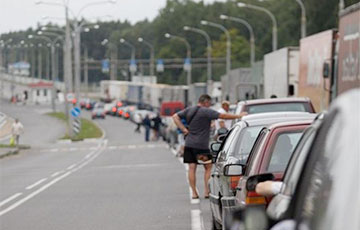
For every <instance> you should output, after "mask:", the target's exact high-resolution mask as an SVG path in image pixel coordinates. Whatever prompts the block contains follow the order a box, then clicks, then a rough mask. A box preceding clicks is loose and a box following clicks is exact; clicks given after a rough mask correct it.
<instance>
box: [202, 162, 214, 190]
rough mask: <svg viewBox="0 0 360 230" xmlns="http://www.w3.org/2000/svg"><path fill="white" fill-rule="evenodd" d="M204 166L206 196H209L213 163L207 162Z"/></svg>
mask: <svg viewBox="0 0 360 230" xmlns="http://www.w3.org/2000/svg"><path fill="white" fill-rule="evenodd" d="M204 168H205V173H204V185H205V190H204V196H205V197H207V196H209V193H210V191H209V186H208V181H209V179H210V175H211V168H212V164H205V165H204Z"/></svg>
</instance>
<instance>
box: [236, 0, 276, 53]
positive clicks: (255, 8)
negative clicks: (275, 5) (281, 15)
mask: <svg viewBox="0 0 360 230" xmlns="http://www.w3.org/2000/svg"><path fill="white" fill-rule="evenodd" d="M237 5H238V6H239V7H247V8H250V9H254V10H258V11H262V12H265V13H266V14H267V15H269V17H270V18H271V21H272V23H273V28H272V36H273V37H272V47H273V51H275V50H277V43H278V41H277V21H276V18H275V16H274V14H272V13H271V12H270V11H269V10H268V9H266V8H264V7H260V6H255V5H251V4H246V3H243V2H239V3H238V4H237Z"/></svg>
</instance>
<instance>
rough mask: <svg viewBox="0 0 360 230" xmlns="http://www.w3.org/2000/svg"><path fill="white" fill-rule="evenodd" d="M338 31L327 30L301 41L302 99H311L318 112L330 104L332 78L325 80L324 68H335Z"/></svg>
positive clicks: (300, 88) (300, 87)
mask: <svg viewBox="0 0 360 230" xmlns="http://www.w3.org/2000/svg"><path fill="white" fill-rule="evenodd" d="M336 34H337V31H336V30H326V31H323V32H320V33H317V34H314V35H311V36H309V37H306V38H303V39H301V40H300V75H299V93H298V96H300V97H309V98H310V99H311V101H312V103H313V105H314V107H315V110H316V111H317V112H321V111H323V110H326V109H327V108H328V106H329V102H330V78H324V77H323V76H324V69H325V68H324V66H327V68H328V69H329V70H331V69H332V68H333V65H334V63H333V56H334V47H335V43H336Z"/></svg>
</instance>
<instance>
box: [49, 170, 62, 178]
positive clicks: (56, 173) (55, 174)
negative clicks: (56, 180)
mask: <svg viewBox="0 0 360 230" xmlns="http://www.w3.org/2000/svg"><path fill="white" fill-rule="evenodd" d="M63 172H64V171H59V172H55V173H53V174H52V175H51V177H56V176H57V175H59V174H61V173H63Z"/></svg>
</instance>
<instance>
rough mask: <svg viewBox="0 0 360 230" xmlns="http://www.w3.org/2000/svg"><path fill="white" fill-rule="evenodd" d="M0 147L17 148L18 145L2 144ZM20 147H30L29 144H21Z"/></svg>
mask: <svg viewBox="0 0 360 230" xmlns="http://www.w3.org/2000/svg"><path fill="white" fill-rule="evenodd" d="M0 148H17V146H16V145H8V144H0ZM19 149H30V146H28V145H19Z"/></svg>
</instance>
